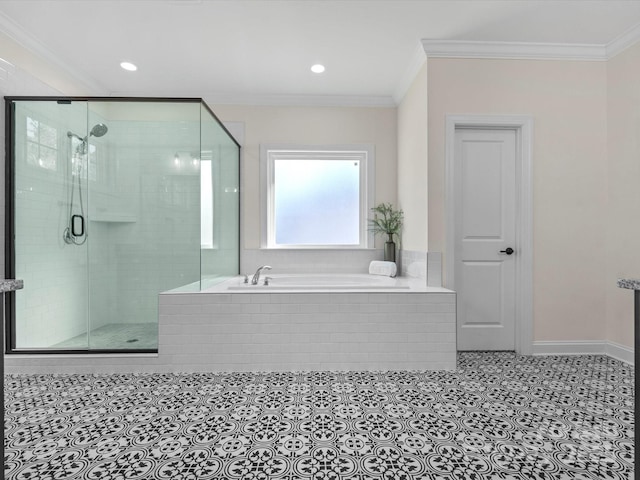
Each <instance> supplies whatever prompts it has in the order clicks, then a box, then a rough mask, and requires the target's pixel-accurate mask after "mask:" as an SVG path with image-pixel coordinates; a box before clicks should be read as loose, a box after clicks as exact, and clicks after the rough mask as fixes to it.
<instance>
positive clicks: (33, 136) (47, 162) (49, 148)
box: [27, 117, 58, 171]
mask: <svg viewBox="0 0 640 480" xmlns="http://www.w3.org/2000/svg"><path fill="white" fill-rule="evenodd" d="M27 163H28V164H29V165H33V166H36V167H41V168H44V169H46V170H54V171H55V170H56V169H57V168H58V130H56V129H55V128H53V127H51V126H49V125H47V124H46V123H43V122H40V121H38V120H34V119H33V118H31V117H27Z"/></svg>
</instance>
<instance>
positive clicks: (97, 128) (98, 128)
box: [89, 123, 109, 137]
mask: <svg viewBox="0 0 640 480" xmlns="http://www.w3.org/2000/svg"><path fill="white" fill-rule="evenodd" d="M108 131H109V127H107V126H106V125H105V124H104V123H96V124H95V125H94V126H93V128H92V129H91V131H90V132H89V136H94V137H101V136H103V135H104V134H105V133H107V132H108Z"/></svg>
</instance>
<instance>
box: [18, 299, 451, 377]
mask: <svg viewBox="0 0 640 480" xmlns="http://www.w3.org/2000/svg"><path fill="white" fill-rule="evenodd" d="M455 308H456V306H455V294H453V293H388V294H387V293H294V294H288V293H279V294H261V293H256V294H223V293H217V294H203V293H199V294H163V295H161V296H160V332H159V333H160V338H159V343H160V350H159V354H158V356H157V357H156V358H148V357H125V358H118V357H102V358H86V359H83V362H82V364H79V362H78V360H77V359H69V358H51V357H49V358H44V359H43V358H27V359H19V358H15V357H8V358H7V359H6V369H7V372H8V373H22V372H33V371H38V372H40V373H47V372H131V371H145V372H194V371H288V370H350V369H363V370H414V369H416V370H430V369H454V368H455V362H456V343H455V315H456V313H455Z"/></svg>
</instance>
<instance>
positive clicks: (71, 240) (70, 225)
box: [62, 123, 109, 245]
mask: <svg viewBox="0 0 640 480" xmlns="http://www.w3.org/2000/svg"><path fill="white" fill-rule="evenodd" d="M108 131H109V128H108V127H107V126H106V125H105V124H104V123H97V124H95V125H94V126H93V127H92V128H91V130H90V131H89V134H88V135H87V136H86V137H84V138H83V137H81V136H80V135H78V134H77V133H73V132H71V131H68V132H67V137H69V140H70V141H72V139H74V138H75V139H76V140H78V141H79V142H80V144H79V145H78V146H77V147H76V150H75V152H73V153H72V154H71V165H72V168H71V193H70V198H69V217H68V219H67V226H66V228H65V229H64V231H63V232H62V239H63V240H64V242H65V243H67V244H71V245H82V244H84V242H86V241H87V230H86V225H85V215H84V204H83V202H82V178H81V175H80V173H81V171H82V159H81V158H80V159H78V165H77V169H76V170H75V171H74V168H73V164H74V159H75V158H76V157H83V156H84V155H86V153H87V151H88V144H89V137H96V138H98V137H102V136H103V135H105V134H106V133H107V132H108ZM74 177H76V178H77V179H78V197H79V203H80V214H74V213H73V207H74V197H75V190H76V181H75V178H74Z"/></svg>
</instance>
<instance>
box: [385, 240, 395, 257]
mask: <svg viewBox="0 0 640 480" xmlns="http://www.w3.org/2000/svg"><path fill="white" fill-rule="evenodd" d="M384 261H385V262H395V261H396V244H395V242H394V241H393V236H392V235H389V240H388V241H387V242H385V244H384Z"/></svg>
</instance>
